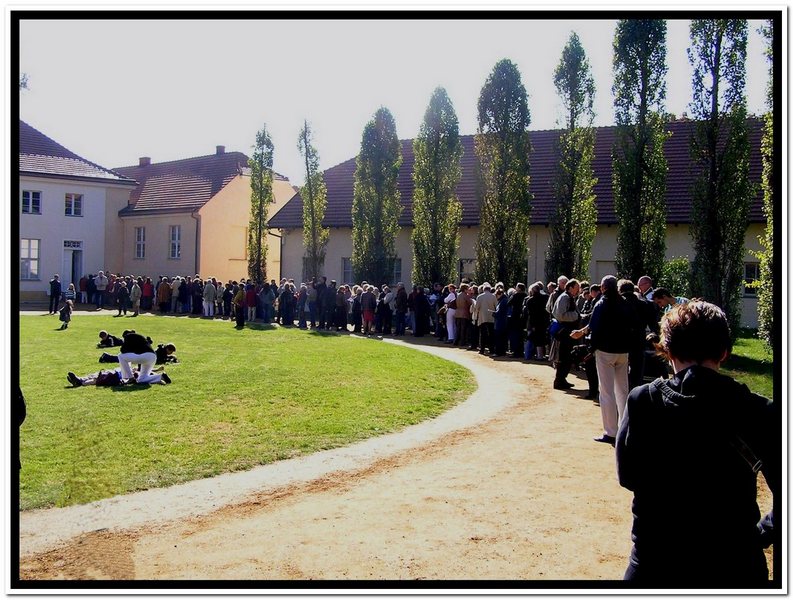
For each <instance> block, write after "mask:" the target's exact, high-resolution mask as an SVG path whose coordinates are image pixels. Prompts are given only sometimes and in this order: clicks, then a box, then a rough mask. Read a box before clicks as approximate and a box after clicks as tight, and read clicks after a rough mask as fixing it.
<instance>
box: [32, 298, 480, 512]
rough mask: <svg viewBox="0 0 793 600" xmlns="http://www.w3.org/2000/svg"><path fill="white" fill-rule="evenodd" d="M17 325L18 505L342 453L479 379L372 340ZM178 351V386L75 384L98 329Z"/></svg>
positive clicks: (173, 371) (126, 322) (81, 322)
mask: <svg viewBox="0 0 793 600" xmlns="http://www.w3.org/2000/svg"><path fill="white" fill-rule="evenodd" d="M59 325H60V323H59V322H58V319H57V317H55V316H43V315H42V316H23V317H20V336H21V344H20V377H21V387H22V390H23V392H24V394H25V400H26V403H27V409H28V416H27V420H26V421H25V423H24V424H23V426H22V428H21V454H22V456H21V458H22V464H23V468H22V471H21V476H20V477H21V501H20V507H21V508H22V509H30V508H38V507H46V506H53V505H56V506H67V505H70V504H80V503H85V502H89V501H93V500H97V499H100V498H107V497H110V496H114V495H116V494H122V493H126V492H131V491H135V490H142V489H147V488H152V487H161V486H167V485H172V484H174V483H179V482H184V481H190V480H194V479H199V478H203V477H209V476H212V475H216V474H219V473H223V472H228V471H237V470H243V469H249V468H251V467H254V466H256V465H261V464H266V463H270V462H273V461H276V460H280V459H285V458H290V457H293V456H299V455H301V454H308V453H312V452H316V451H318V450H322V449H326V448H334V447H338V446H343V445H346V444H349V443H351V442H354V441H357V440H362V439H365V438H369V437H372V436H376V435H381V434H383V433H386V432H391V431H396V430H398V429H401V428H403V427H405V426H407V425H411V424H414V423H418V422H420V421H423V420H425V419H428V418H431V417H433V416H436V415H438V414H440V413H441V412H443V411H445V410H446V409H448V408H449V407H450V406H452V405H453V404H455V403H457V402H459V401H460V400H462V399H464V398H465V397H467V396H468V395H469V394H470V393H471V392H472V391H473V389H474V388H475V383H474V379H473V376H472V374H471V373H470V372H469V371H468V370H466V369H464V368H462V367H460V366H458V365H456V364H454V363H451V362H448V361H444V360H441V359H439V358H436V357H433V356H430V355H428V354H426V353H423V352H419V351H415V350H411V349H406V348H400V347H395V346H393V345H390V344H384V343H382V342H380V341H378V340H365V339H364V340H362V339H354V338H351V337H349V336H345V335H336V334H322V333H313V332H306V331H300V330H297V329H275V328H269V327H265V326H260V327H259V328H257V329H253V328H247V327H246V328H245V329H243V330H241V331H238V330H236V329H235V328H234V327H233V325H232V324H231V323H230V322H228V321H225V322H220V321H209V320H203V319H197V318H187V317H182V318H167V317H150V316H141V317H138V318H129V317H120V318H114V317H112V316H104V315H103V316H81V315H80V314H79V313H78V314H76V316H75V317H74V319H73V321H72V323H71V324H70V326H69V329H67V330H65V331H58V330H57V328H58V326H59ZM125 328H134V329H136V330H137V331H138V332H139V333H143V334H145V335H149V336H151V337H152V339H153V340H154V341H155V343H158V342H160V343H162V342H173V343H174V344H175V345H176V347H177V356H178V357H179V359H180V360H181V362H180V363H179V364H175V365H168V366H167V368H166V369H167V372H168V374H169V375H170V376H171V378H172V380H173V383H172V384H171V385H168V386H165V385H154V386H137V385H136V386H125V387H119V388H107V387H100V388H97V387H81V388H72V387H71V386H70V384H69V383H68V382H67V380H66V373H67V371H74V372H75V373H77V374H78V375H84V374H86V373H90V372H93V371H97V370H99V368H100V367H105V368H112V367H114V366H116V365H103V364H100V363H98V362H97V359H98V357H99V355H100V354H101V352H102V351H101V350H99V349H97V348H96V343H97V342H98V337H97V333H98V331H99V330H100V329H107V330H108V331H110V332H111V333H113V334H115V335H120V334H121V331H122V330H123V329H125Z"/></svg>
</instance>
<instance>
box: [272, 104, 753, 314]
mask: <svg viewBox="0 0 793 600" xmlns="http://www.w3.org/2000/svg"><path fill="white" fill-rule="evenodd" d="M694 125H695V124H694V122H692V121H688V120H680V121H674V122H671V123H669V124H668V129H669V131H670V132H671V134H672V135H671V137H670V138H669V139H668V140H667V141H666V143H665V145H664V153H665V155H666V159H667V164H668V174H667V178H666V207H667V218H666V220H667V240H666V246H667V256H666V258H667V259H671V258H676V257H688V258H689V260H691V259H693V257H694V251H693V248H692V244H691V238H690V234H689V226H690V224H691V218H692V216H691V213H692V188H693V185H694V182H695V180H696V177H697V174H696V173H695V172H694V171H693V170H692V164H693V163H692V160H691V158H690V143H691V135H692V133H693V128H694ZM616 131H617V130H616V127H613V126H612V127H597V128H595V155H594V159H593V170H594V174H595V177H596V178H597V184H596V185H595V187H594V193H595V195H596V206H597V233H596V237H595V241H594V244H593V248H592V261H591V263H590V272H589V276H590V278H591V279H592V280H597V281H599V280H600V279H601V278H602V277H603V276H604V275H607V274H612V273H614V272H615V262H614V257H615V253H616V248H617V229H618V227H617V215H616V214H615V211H614V196H613V185H612V149H613V147H614V144H615V141H616V139H615V138H616ZM559 135H560V131H559V130H543V131H531V132H529V136H530V141H531V146H532V150H531V156H530V164H531V168H530V176H531V178H530V183H529V186H530V190H531V192H532V195H533V200H532V209H531V227H530V231H529V240H528V248H527V250H528V257H527V272H528V281H529V282H532V281H537V280H543V279H545V253H546V251H547V248H548V242H549V239H550V229H549V224H550V222H551V218H552V216H553V213H554V210H555V203H556V201H555V197H554V181H555V178H556V169H557V157H556V142H557V140H558V139H559ZM761 137H762V126H761V123H760V121H759V120H757V119H750V121H749V143H750V145H751V151H750V161H749V177H750V179H751V180H752V181H753V182H754V183H755V184H759V183H760V180H761V173H762V159H761V155H760V142H761ZM474 138H475V136H472V135H465V136H461V138H460V139H461V142H462V146H463V155H462V159H461V171H462V174H461V178H460V182H459V184H458V186H457V197H458V199H459V200H460V203H461V204H462V209H463V210H462V218H461V221H460V246H459V260H458V269H457V271H458V272H457V277H458V278H462V277H465V276H469V277H471V276H473V273H474V271H475V268H476V258H475V257H476V251H475V248H476V239H477V237H478V234H479V199H478V195H477V175H476V170H477V158H476V154H475V152H474ZM401 149H402V166H401V167H400V170H399V175H398V180H397V187H398V189H399V192H400V200H401V203H402V213H401V215H400V217H399V225H400V227H401V229H400V231H399V233H398V234H397V240H396V253H397V260H396V265H395V269H394V274H393V277H392V280H393V281H391V282H388V283H396V282H397V281H400V280H401V281H404V282H405V283H408V282H410V278H411V271H412V266H413V250H412V243H411V239H410V236H411V232H412V229H413V211H412V207H413V163H414V155H413V140H402V141H401ZM355 161H356V159H355V158H351V159H349V160H347V161H345V162H343V163H341V164H339V165H336V166H334V167H332V168H330V169H328V170H326V171H324V173H323V175H324V179H325V185H326V186H327V209H326V212H325V217H324V219H323V221H322V224H323V226H325V227H329V228H330V239H329V242H328V246H327V251H326V258H325V273H324V274H325V275H326V276H327V277H328V278H329V279H336V280H338V281H342V282H345V283H353V281H352V265H351V260H350V258H351V256H352V200H353V189H354V175H355ZM302 212H303V201H302V199H301V198H300V197H299V196H296V197H294V198H293V199H292V200H290V201H289V202H288V203H287V204H286V205H285V206H284V207H283V208H282V209H281V210H280V211H278V212H277V213H276V214H275V215H274V216H273V217H272V218H270V220H269V222H268V224H269V226H270V227H271V228H273V229H277V230H279V232H280V234H281V236H282V244H281V246H282V255H283V262H282V265H281V276H282V277H293V278H295V280H296V281H297V280H298V279H302V280H305V278H306V275H307V274H306V273H305V272H304V268H303V257H304V255H305V248H304V246H303V237H302V227H303V216H302ZM748 220H749V227H748V229H747V233H746V237H745V239H746V242H745V245H746V248H747V252H746V256H745V265H746V278H747V279H751V278H752V276H753V273H755V269H756V265H757V259H756V258H755V257H754V256H753V255H752V251H755V250H759V249H760V248H759V245H758V241H757V236H758V235H759V234H760V233H761V232H762V230H763V227H764V225H765V218H764V216H763V211H762V191H761V188H760V186H759V185H757V195H756V196H755V198H754V200H753V202H752V204H751V208H750V211H749V219H748ZM640 275H643V273H639V274H636V275H635V277H639V276H640ZM510 283H512V284H514V283H515V282H510ZM743 313H744V325H746V326H756V315H757V309H756V296H755V294H754V292H753V291H752V290H751V289H747V290H746V292H745V301H744V310H743Z"/></svg>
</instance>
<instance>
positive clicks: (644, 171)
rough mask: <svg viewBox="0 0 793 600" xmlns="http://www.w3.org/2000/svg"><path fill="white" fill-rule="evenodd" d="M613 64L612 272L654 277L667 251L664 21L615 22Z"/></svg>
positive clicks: (659, 272) (635, 277)
mask: <svg viewBox="0 0 793 600" xmlns="http://www.w3.org/2000/svg"><path fill="white" fill-rule="evenodd" d="M613 66H614V85H613V87H612V92H613V94H614V116H615V121H616V125H617V140H616V143H615V146H614V149H613V155H612V156H613V165H614V169H613V184H614V210H615V212H616V214H617V221H618V229H617V254H616V258H615V260H616V267H617V274H618V275H619V276H620V277H632V278H634V280H636V279H638V278H639V277H641V276H642V275H649V276H650V277H652V278H653V280H656V281H657V280H658V278H659V276H660V275H661V272H662V267H663V262H664V255H665V253H666V198H665V195H666V173H667V163H666V157H665V156H664V142H665V141H666V139H668V137H669V133H668V132H667V131H666V116H665V114H664V101H665V99H666V72H667V66H666V21H663V20H657V19H626V20H622V21H620V22H619V23H618V24H617V30H616V33H615V35H614V62H613Z"/></svg>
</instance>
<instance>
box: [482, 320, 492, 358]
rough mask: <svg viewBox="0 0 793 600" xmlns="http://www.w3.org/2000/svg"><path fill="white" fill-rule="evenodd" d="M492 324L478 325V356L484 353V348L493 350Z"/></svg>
mask: <svg viewBox="0 0 793 600" xmlns="http://www.w3.org/2000/svg"><path fill="white" fill-rule="evenodd" d="M493 342H494V340H493V323H482V324H481V325H479V354H484V353H485V348H489V349H490V350H493V349H494V344H493Z"/></svg>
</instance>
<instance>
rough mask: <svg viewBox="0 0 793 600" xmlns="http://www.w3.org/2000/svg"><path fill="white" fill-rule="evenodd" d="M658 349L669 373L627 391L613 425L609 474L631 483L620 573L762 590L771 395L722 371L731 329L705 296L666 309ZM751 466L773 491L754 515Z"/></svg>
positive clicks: (769, 529) (773, 409)
mask: <svg viewBox="0 0 793 600" xmlns="http://www.w3.org/2000/svg"><path fill="white" fill-rule="evenodd" d="M660 348H661V350H662V351H663V352H664V353H665V354H666V355H667V357H668V359H669V360H670V362H671V363H672V367H673V369H674V372H675V375H674V377H673V378H672V379H671V380H668V381H667V380H662V379H656V380H655V381H654V382H652V383H650V384H647V385H642V386H640V387H638V388H635V389H634V390H632V391H631V393H630V395H629V396H628V403H627V411H626V414H625V417H624V419H623V421H622V424H621V425H620V429H619V432H618V434H617V474H618V476H619V481H620V484H621V485H622V486H623V487H625V488H627V489H629V490H631V491H632V492H633V509H632V510H633V528H632V532H631V537H632V539H633V549H632V551H631V556H630V562H629V565H628V569H627V571H626V573H625V579H628V580H631V581H633V582H634V583H636V584H639V585H642V586H646V587H651V588H669V587H674V588H694V587H696V588H700V587H706V588H736V587H747V588H761V587H767V585H768V570H767V566H766V558H765V555H764V554H763V547H768V546H769V545H771V544H772V543H773V544H777V542H778V541H779V540H780V538H779V536H778V535H777V532H778V530H779V528H778V527H776V528H775V527H774V525H775V524H774V523H773V515H778V514H779V507H780V506H781V503H780V499H779V494H780V492H781V482H782V468H781V461H782V419H781V411H780V408H779V403H778V402H776V403H772V402H770V401H769V400H767V399H766V398H763V397H762V396H758V395H756V394H753V393H751V392H750V391H749V388H747V387H746V386H745V385H743V384H740V383H737V382H736V381H734V380H733V379H731V378H730V377H727V376H726V375H722V374H721V373H719V367H720V364H721V363H722V362H723V361H724V360H725V359H726V358H727V356H728V355H729V352H730V349H731V341H730V330H729V326H728V324H727V318H726V316H725V315H724V312H723V311H722V310H721V309H720V308H718V307H717V306H715V305H713V304H710V303H709V302H705V301H703V300H697V301H692V302H689V303H688V304H685V305H680V306H678V307H676V308H675V309H673V310H672V311H671V312H670V314H669V315H668V316H667V318H666V319H665V320H664V322H663V323H662V332H661V341H660ZM758 469H760V470H762V471H763V475H764V476H765V480H766V483H767V484H768V487H769V488H770V490H771V492H772V493H773V495H774V499H773V506H774V509H773V515H772V514H769V515H768V516H767V517H766V518H765V519H763V520H761V519H760V511H759V509H758V506H757V500H756V496H757V487H756V486H757V472H756V471H757V470H758ZM776 525H778V524H776ZM780 550H781V549H780V548H779V547H778V545H777V547H776V548H775V551H774V557H775V559H776V557H777V555H778V554H779V553H780ZM774 567H775V568H774V577H775V579H777V578H778V577H779V578H780V579H778V581H779V582H781V569H780V570H779V571H778V570H777V568H776V567H777V565H776V560H775V565H774ZM780 567H781V563H780Z"/></svg>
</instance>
